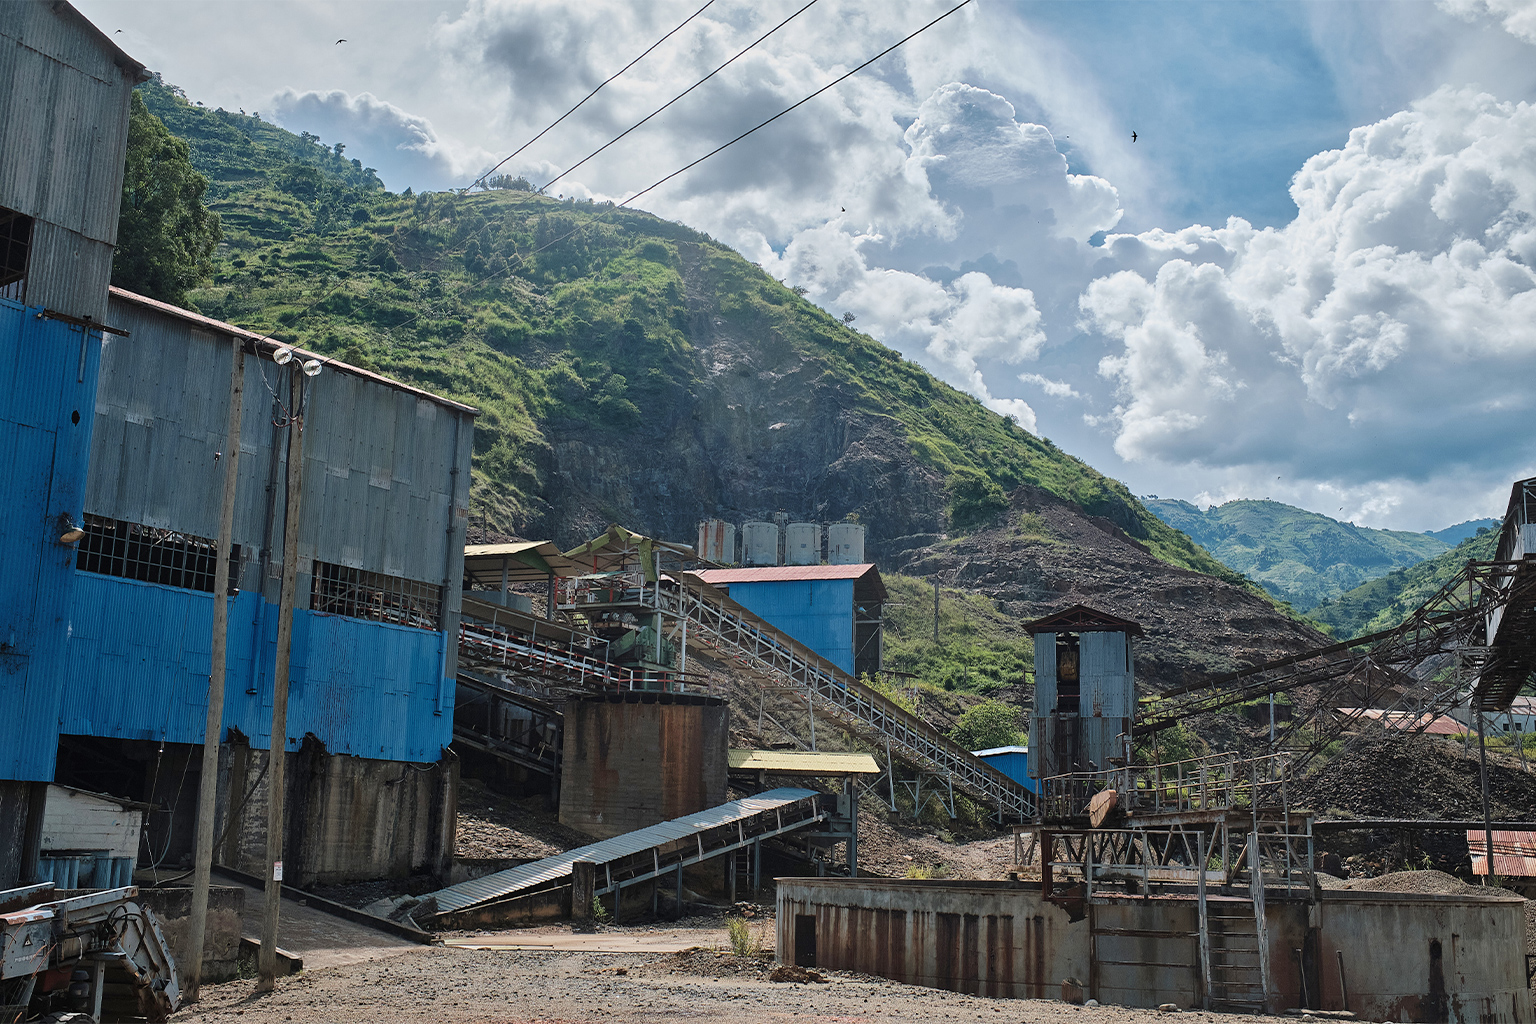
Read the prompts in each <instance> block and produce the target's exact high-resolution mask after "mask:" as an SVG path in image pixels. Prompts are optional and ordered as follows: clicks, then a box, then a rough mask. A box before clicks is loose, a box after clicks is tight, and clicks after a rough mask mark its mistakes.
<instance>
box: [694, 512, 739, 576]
mask: <svg viewBox="0 0 1536 1024" xmlns="http://www.w3.org/2000/svg"><path fill="white" fill-rule="evenodd" d="M696 550H697V551H698V555H699V557H700V558H705V559H708V560H709V561H711V562H719V563H720V564H721V565H733V564H735V562H736V527H734V526H732V525H731V524H730V523H728V522H726V521H725V520H724V519H706V520H704V521H703V522H701V523H699V546H698V548H697V549H696Z"/></svg>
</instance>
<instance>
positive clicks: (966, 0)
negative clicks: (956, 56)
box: [618, 0, 971, 206]
mask: <svg viewBox="0 0 1536 1024" xmlns="http://www.w3.org/2000/svg"><path fill="white" fill-rule="evenodd" d="M969 3H971V0H960V2H959V3H958V4H956V5H955V6H953V7H951V8H950V9H949V10H947V11H945V12H944V13H943V14H941V15H939V16H938V17H937V18H934V19H933V20H932V21H930V22H929V23H928V24H926V25H924V26H923V27H922V28H920V29H918V30H917V31H915V32H913V33H912V34H911V35H908V36H905V37H903V38H902V39H899V40H897V41H896V42H894V43H892V44H891V45H890V46H887V47H886V48H885V49H883V50H881V51H880V52H879V53H877V54H875V55H874V56H873V57H871V58H869V60H866V61H865V62H864V63H862V64H860V65H859V66H858V67H856V68H854V69H853V70H852V71H849V72H847V73H846V74H843V75H839V76H838V77H837V78H834V79H833V80H832V81H830V82H828V83H827V84H826V85H824V86H822V87H821V88H820V89H817V90H816V91H815V92H813V93H811V94H810V95H809V96H807V97H805V98H804V99H802V100H800V101H799V102H798V103H792V104H790V105H789V106H787V107H785V108H784V109H783V110H781V111H779V112H778V113H777V114H774V115H773V116H772V117H770V118H768V120H766V121H763V122H761V123H759V124H756V125H754V126H752V127H751V128H748V129H747V130H746V131H744V132H742V133H741V134H740V135H738V136H736V137H735V138H734V139H732V140H730V141H729V142H725V143H722V144H721V145H719V146H716V147H715V148H714V149H712V150H710V151H709V152H708V153H705V154H704V155H703V156H701V157H699V158H698V159H697V160H695V161H693V163H691V164H687V165H686V166H683V167H679V168H678V169H677V170H675V171H673V172H672V173H671V174H669V175H667V176H666V177H665V178H662V179H661V180H660V181H658V182H655V183H654V184H652V185H648V186H646V187H645V188H643V189H641V190H640V191H639V192H636V193H635V194H634V195H632V196H630V197H629V198H628V199H626V200H624V201H623V202H622V203H619V204H618V205H620V206H628V205H629V204H630V203H632V202H634V201H635V200H636V199H639V198H640V197H641V196H643V195H645V194H646V193H647V192H651V191H654V190H655V189H658V188H660V187H661V186H662V185H665V184H666V183H667V182H669V181H671V180H672V179H673V178H675V177H677V176H678V175H679V174H682V173H684V172H686V171H690V170H692V169H693V168H695V167H697V166H699V164H701V163H703V162H704V161H706V160H708V159H709V158H710V157H712V156H714V155H716V154H717V153H720V152H721V151H723V150H726V149H729V148H730V147H732V146H734V145H736V143H738V142H740V141H741V140H742V139H744V138H746V137H747V136H748V135H751V134H752V133H753V132H756V131H758V130H759V129H762V128H766V127H768V126H769V125H770V124H773V122H775V121H777V120H778V119H779V118H781V117H783V116H784V115H785V114H788V113H789V112H790V111H792V110H795V109H796V108H798V107H801V106H804V105H805V104H807V103H809V102H810V101H811V100H813V99H815V98H816V97H817V96H820V95H821V94H822V93H824V92H826V91H827V90H828V89H831V88H832V87H833V86H835V85H840V84H841V83H843V82H846V81H847V80H848V79H850V78H852V77H853V76H854V75H856V74H858V73H859V72H860V71H863V70H864V69H865V68H867V67H869V66H870V65H871V64H873V63H875V61H877V60H879V59H880V58H881V57H884V56H885V55H886V54H888V53H890V52H891V51H892V50H895V49H897V48H898V47H900V46H902V45H903V44H905V43H908V42H910V41H911V40H913V39H916V38H917V37H918V36H920V35H922V34H923V33H924V32H926V31H928V30H929V29H930V28H933V26H935V25H937V24H938V23H939V22H941V21H943V20H944V19H945V18H947V17H949V16H950V15H951V14H954V13H955V12H956V11H958V10H959V9H960V8H962V7H964V6H966V5H967V4H969Z"/></svg>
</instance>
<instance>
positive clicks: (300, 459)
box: [256, 360, 304, 992]
mask: <svg viewBox="0 0 1536 1024" xmlns="http://www.w3.org/2000/svg"><path fill="white" fill-rule="evenodd" d="M288 372H289V375H290V377H289V388H288V403H289V404H288V500H287V503H286V505H285V507H284V512H283V589H282V593H281V595H280V597H279V599H278V605H277V671H276V672H275V673H274V675H273V676H272V737H271V741H270V742H269V743H268V744H267V759H268V760H267V862H266V868H265V874H266V905H265V909H264V911H263V913H262V918H261V952H260V953H259V954H258V956H257V958H256V971H257V981H256V991H258V992H271V991H272V990H273V989H275V988H276V987H277V909H278V903H279V902H280V901H281V900H282V893H283V879H282V863H283V767H284V763H283V762H284V760H285V758H284V754H285V753H286V752H287V749H288V658H289V654H290V653H291V652H292V648H293V600H294V590H295V588H296V585H297V582H298V569H299V503H300V499H301V498H302V497H303V480H304V413H303V398H304V373H303V370H302V369H301V368H300V366H299V364H298V361H297V360H294V361H293V362H291V363H290V364H289V371H288Z"/></svg>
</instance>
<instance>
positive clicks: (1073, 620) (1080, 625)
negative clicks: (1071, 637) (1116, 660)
mask: <svg viewBox="0 0 1536 1024" xmlns="http://www.w3.org/2000/svg"><path fill="white" fill-rule="evenodd" d="M1024 631H1025V632H1026V633H1093V632H1102V631H1112V632H1117V633H1130V634H1132V635H1133V636H1141V635H1142V632H1141V624H1140V623H1138V622H1132V621H1131V620H1130V619H1122V618H1120V617H1119V616H1118V615H1111V614H1109V613H1108V612H1101V611H1099V610H1098V609H1097V608H1089V607H1088V606H1087V605H1085V604H1074V605H1072V606H1071V607H1070V608H1063V609H1062V610H1061V611H1059V612H1054V613H1052V614H1050V615H1047V616H1046V617H1045V618H1043V619H1036V620H1034V621H1033V622H1026V623H1024Z"/></svg>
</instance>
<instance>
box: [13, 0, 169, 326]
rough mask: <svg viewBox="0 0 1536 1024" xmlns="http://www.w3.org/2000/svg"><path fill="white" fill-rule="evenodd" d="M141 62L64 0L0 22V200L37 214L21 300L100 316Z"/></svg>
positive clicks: (22, 6)
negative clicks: (27, 271)
mask: <svg viewBox="0 0 1536 1024" xmlns="http://www.w3.org/2000/svg"><path fill="white" fill-rule="evenodd" d="M143 73H144V72H143V66H142V65H140V64H138V63H137V62H136V61H134V60H132V58H129V57H127V56H126V55H125V54H124V53H123V52H122V51H121V50H119V49H118V48H117V47H116V46H114V45H113V44H112V43H111V42H110V41H108V40H107V39H106V38H105V37H104V36H103V35H102V34H101V33H100V32H99V31H97V30H96V29H95V28H94V27H92V26H91V25H90V23H89V22H87V21H86V20H85V19H84V18H82V17H80V15H79V14H78V13H77V12H75V11H74V9H73V8H71V7H70V6H69V5H68V4H53V3H43V2H36V0H28V2H21V3H8V4H6V5H5V17H4V18H0V140H3V144H0V206H5V207H8V208H10V209H12V210H18V211H20V212H21V213H24V214H26V215H28V216H30V217H34V218H36V221H37V223H36V224H35V225H34V229H33V252H32V259H31V261H30V267H29V275H28V281H27V302H28V303H29V304H32V305H38V306H46V307H48V308H50V309H57V310H59V311H61V312H65V313H69V314H71V315H74V316H89V317H92V318H94V319H97V320H100V319H101V317H102V313H103V309H104V307H105V300H106V288H107V283H108V281H109V279H110V277H111V269H112V246H113V244H114V243H115V242H116V241H117V219H118V207H119V205H120V203H121V197H122V188H123V156H124V153H125V152H126V149H127V140H128V107H129V102H130V98H131V96H132V91H133V85H134V83H135V82H137V81H140V80H142V77H143Z"/></svg>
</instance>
